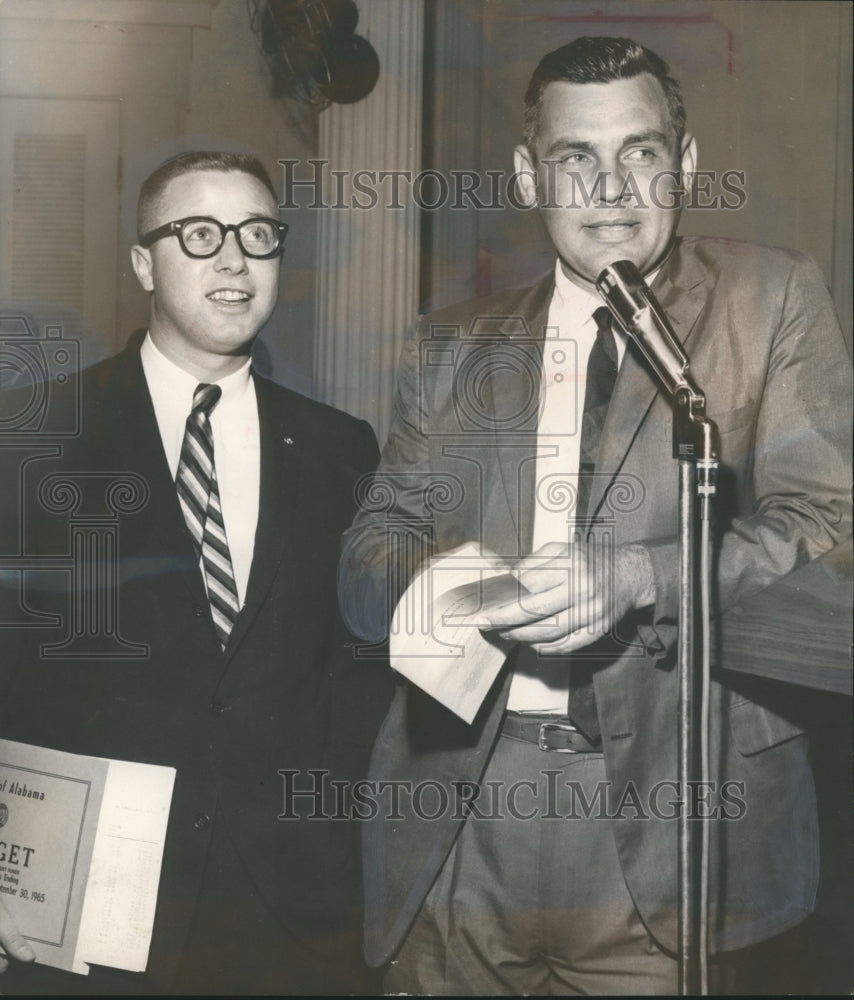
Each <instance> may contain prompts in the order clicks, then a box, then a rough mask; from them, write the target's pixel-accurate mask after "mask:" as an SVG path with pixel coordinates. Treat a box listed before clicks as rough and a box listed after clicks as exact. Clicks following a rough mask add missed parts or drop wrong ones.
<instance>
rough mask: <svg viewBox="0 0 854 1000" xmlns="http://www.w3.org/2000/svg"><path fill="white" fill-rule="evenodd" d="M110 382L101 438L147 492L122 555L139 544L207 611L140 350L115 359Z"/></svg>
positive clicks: (126, 534) (115, 461) (136, 348)
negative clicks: (105, 438) (133, 543)
mask: <svg viewBox="0 0 854 1000" xmlns="http://www.w3.org/2000/svg"><path fill="white" fill-rule="evenodd" d="M109 378H110V382H109V386H108V387H106V389H105V391H104V393H103V398H104V399H105V400H106V401H107V402H106V405H105V409H104V417H103V419H102V422H101V426H100V428H99V431H98V433H103V434H105V435H110V436H111V437H112V440H113V445H112V447H111V448H110V449H109V451H110V452H111V453H112V454H113V455H114V456H115V457H114V459H112V462H113V464H114V465H115V468H116V469H119V468H127V469H132V470H133V471H134V472H136V473H138V474H139V475H140V476H142V478H143V479H144V480H145V482H146V484H147V485H148V488H149V498H148V501H147V503H146V506H145V508H144V509H143V510H142V511H141V512H140V514H139V515H138V517H139V519H140V520H139V522H138V524H137V523H136V517H137V515H134V520H133V521H129V522H128V528H127V530H126V531H125V532H123V535H122V538H123V540H124V541H123V543H122V551H123V554H125V555H128V554H130V553H129V552H128V547H127V546H128V539H129V538H130V537H134V538H138V539H140V540H141V541H140V543H139V544H140V545H144V547H145V556H146V558H153V559H154V560H155V561H156V562H161V561H162V563H163V564H164V565H165V564H166V563H167V562H168V568H169V573H168V577H169V578H171V579H174V578H175V577H181V578H182V579H183V581H184V585H185V586H187V587H188V588H189V589H190V592H191V594H192V598H193V601H194V602H195V603H199V604H202V605H206V604H207V595H206V593H205V589H204V583H203V581H202V577H201V573H200V572H198V560H197V559H196V555H195V551H194V549H193V543H192V538H191V536H190V533H189V531H188V530H187V526H186V524H185V523H184V517H183V514H182V513H181V507H180V505H179V503H178V495H177V493H176V491H175V484H174V482H173V481H172V476H171V475H170V472H169V464H168V462H167V461H166V455H165V453H164V451H163V442H162V441H161V438H160V431H159V429H158V427H157V418H156V416H155V413H154V404H153V403H152V402H151V395H150V393H149V391H148V386H147V384H146V381H145V374H144V372H143V369H142V362H141V361H140V358H139V345H138V344H132V345H131V346H129V347H128V348H127V349H126V350H125V351H123V352H122V353H121V354H119V355H118V356H117V357H116V359H115V364H114V366H113V368H112V369H111V371H110V376H109ZM107 421H109V423H107ZM85 430H86V429H85V428H84V432H85Z"/></svg>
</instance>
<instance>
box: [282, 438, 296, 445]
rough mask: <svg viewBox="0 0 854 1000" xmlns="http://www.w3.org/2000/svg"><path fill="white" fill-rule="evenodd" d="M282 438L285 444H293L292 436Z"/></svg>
mask: <svg viewBox="0 0 854 1000" xmlns="http://www.w3.org/2000/svg"><path fill="white" fill-rule="evenodd" d="M282 440H283V441H284V442H285V444H293V443H294V439H293V438H282Z"/></svg>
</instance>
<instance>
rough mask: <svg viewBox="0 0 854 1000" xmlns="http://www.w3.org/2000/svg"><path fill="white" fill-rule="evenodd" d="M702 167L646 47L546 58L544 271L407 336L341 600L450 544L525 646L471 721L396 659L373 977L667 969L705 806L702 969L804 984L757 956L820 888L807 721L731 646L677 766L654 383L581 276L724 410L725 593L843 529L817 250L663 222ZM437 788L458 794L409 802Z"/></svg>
mask: <svg viewBox="0 0 854 1000" xmlns="http://www.w3.org/2000/svg"><path fill="white" fill-rule="evenodd" d="M696 161H697V146H696V142H695V140H694V138H693V136H692V135H691V133H690V132H689V131H688V130H687V128H686V122H685V111H684V107H683V102H682V96H681V93H680V89H679V86H678V84H677V82H676V81H675V80H674V79H673V78H672V77H671V76H670V71H669V68H668V66H667V65H666V63H664V62H663V61H662V60H661V59H660V58H659V57H658V56H656V55H655V54H654V53H652V52H650V51H649V50H647V49H645V48H643V47H641V46H639V45H637V44H636V43H634V42H632V41H630V40H628V39H621V38H579V39H577V40H576V41H574V42H572V43H571V44H568V45H565V46H563V47H562V48H560V49H558V50H556V51H555V52H552V53H549V54H548V55H546V56H545V57H544V58H543V59H542V61H541V62H540V64H539V66H538V67H537V69H536V70H535V72H534V74H533V77H532V79H531V81H530V84H529V87H528V90H527V94H526V98H525V126H524V142H523V143H522V144H521V145H519V146H518V147H517V148H516V151H515V165H516V169H517V172H518V178H519V180H518V184H519V191H520V196H521V199H522V200H523V202H524V203H525V204H527V205H530V206H536V207H537V208H538V210H539V212H540V214H541V216H542V219H543V221H544V223H545V227H546V229H547V231H548V234H549V236H550V238H551V241H552V243H553V245H554V248H555V252H556V258H557V259H556V262H555V267H554V271H553V272H552V273H551V274H550V275H548V276H547V277H546V278H544V279H543V280H542V281H541V282H540V283H539V284H538V285H536V286H535V287H533V288H528V289H522V290H517V291H513V292H506V293H500V294H497V295H494V296H492V297H490V298H488V299H485V300H480V301H476V302H473V303H469V304H465V305H460V306H455V307H452V308H449V309H445V310H442V311H441V312H438V313H435V314H433V315H431V316H427V317H425V318H422V319H420V320H419V321H418V322H417V323H416V324H415V325H414V328H413V331H412V335H411V337H410V338H409V339H408V340H407V343H406V346H405V348H404V351H403V355H402V359H401V367H400V373H399V381H398V399H397V406H396V417H395V420H394V423H393V426H392V429H391V432H390V435H389V439H388V442H387V444H386V446H385V450H384V452H383V457H382V462H381V465H380V469H379V471H378V474H377V475H378V480H377V483H378V485H381V486H383V487H384V488H385V494H384V495H386V496H388V497H389V498H390V500H389V503H388V504H383V505H379V504H377V505H373V506H370V507H369V506H368V505H367V504H366V505H365V507H364V508H363V509H362V510H361V512H360V513H359V514H358V515H357V517H356V520H355V522H354V524H353V527H352V528H351V529H350V531H349V532H348V534H347V535H346V536H345V546H344V552H343V555H342V563H341V569H340V574H339V596H340V600H341V605H342V609H343V612H344V616H345V619H346V620H347V622H348V625H349V627H350V628H351V630H353V631H354V632H355V633H357V634H360V635H362V636H363V637H364V638H367V639H370V640H380V639H382V638H384V637H385V635H386V634H387V632H388V629H389V616H390V612H391V610H393V609H394V607H395V606H396V604H397V602H398V600H399V599H400V597H401V594H402V592H403V590H404V588H405V587H406V585H407V583H408V582H409V580H410V579H411V578H412V576H413V575H414V573H415V572H416V570H418V569H425V568H426V569H431V568H434V567H436V566H437V565H438V564H439V560H441V559H442V558H443V557H446V558H447V557H448V556H449V554H450V556H451V558H453V553H455V552H458V551H459V550H460V549H461V547H463V546H466V545H474V546H475V547H476V548H477V549H478V550H479V551H480V552H481V553H483V555H484V563H485V565H487V564H488V565H489V566H490V567H495V565H496V564H497V565H499V566H503V567H504V568H505V569H507V570H508V571H509V572H510V573H511V574H512V576H513V577H515V579H516V580H517V581H518V584H519V586H518V587H517V588H516V593H515V595H513V594H511V596H510V597H509V598H505V599H503V600H502V601H500V602H498V603H492V604H487V605H486V606H484V607H482V608H481V609H480V614H479V616H478V620H479V624H480V625H481V626H482V627H483V629H484V631H485V632H486V633H491V634H492V636H493V637H498V638H496V641H504V642H506V644H507V646H508V647H509V648H510V653H509V655H508V657H507V661H506V663H505V665H504V667H503V669H502V671H501V673H500V674H499V675H498V677H497V679H496V681H495V683H494V684H493V685H492V688H491V689H490V691H489V694H488V695H487V696H486V699H485V701H484V702H483V704H482V705H481V707H480V709H479V711H478V713H477V715H476V717H475V718H474V721H473V722H472V724H471V725H467V724H466V723H465V722H463V721H461V720H460V719H459V718H457V717H456V716H455V715H454V714H453V713H452V712H451V711H449V710H448V709H447V708H445V707H444V706H442V705H440V704H439V703H438V702H437V701H434V700H433V699H431V698H430V697H429V696H428V695H426V694H425V693H424V692H422V691H420V690H419V689H418V688H417V687H415V686H414V685H412V684H409V683H408V682H405V681H403V680H401V681H400V682H399V685H398V690H397V694H396V698H395V702H394V704H393V706H392V708H391V710H390V712H389V715H388V716H387V718H386V721H385V724H384V727H383V730H382V731H381V734H380V737H379V740H378V743H377V746H376V749H375V754H374V763H373V776H374V778H375V779H377V780H378V781H386V782H392V783H398V784H397V785H396V787H398V789H401V790H402V791H401V794H400V795H399V796H398V797H397V798H396V799H395V801H394V804H393V809H389V808H387V809H386V810H385V813H384V814H381V815H380V816H379V817H378V818H377V819H376V820H373V821H372V822H371V823H370V824H368V825H367V830H366V850H365V878H366V891H367V894H368V898H367V923H366V949H367V957H368V960H369V962H370V963H372V964H374V965H381V964H383V963H386V962H390V963H391V964H390V965H389V969H388V973H387V977H386V988H387V990H388V991H389V992H407V993H420V994H425V993H427V994H464V995H473V994H481V995H483V994H490V993H494V994H549V993H553V994H554V993H576V994H589V993H593V994H641V993H647V994H656V993H658V994H668V993H673V992H675V991H676V989H677V962H676V957H675V956H676V952H677V941H678V936H677V930H678V929H677V885H678V878H677V822H676V818H677V815H678V812H679V810H680V809H681V808H687V809H690V810H691V815H698V814H699V813H701V812H705V813H707V814H708V815H709V816H710V818H711V819H710V858H711V862H710V864H711V870H710V887H711V888H710V949H711V952H712V953H713V955H714V956H715V958H714V959H713V961H712V986H713V991H718V992H745V991H748V992H749V991H751V990H757V991H759V992H763V991H765V990H767V989H771V990H774V989H780V988H783V989H785V990H786V991H789V990H790V989H797V986H793V985H792V984H793V980H791V979H789V980H788V981H786V980H783V981H782V982H783V985H782V987H781V986H780V985H775V984H774V983H773V982H769V981H762V980H750V979H746V978H745V970H746V969H749V968H750V967H751V962H750V958H751V956H752V955H755V954H756V949H757V948H759V947H760V946H761V947H762V948H768V947H770V945H767V944H765V942H768V941H770V940H771V939H775V938H779V937H780V935H784V934H791V933H793V928H796V927H797V926H798V925H799V924H801V923H802V922H803V920H804V919H805V918H806V917H807V915H808V914H809V913H810V911H811V909H812V906H813V903H814V899H815V892H816V885H817V878H818V848H817V830H816V814H815V798H814V789H813V782H812V777H811V773H810V769H809V765H808V762H807V757H806V746H805V743H806V741H805V738H804V735H803V732H802V730H801V728H800V727H799V726H798V724H797V721H796V720H795V719H794V718H793V717H792V714H791V712H790V711H789V706H788V705H787V704H785V702H784V701H783V700H781V699H779V698H777V697H776V695H775V694H774V693H772V691H771V688H770V686H767V687H763V686H761V685H758V684H753V683H748V682H747V681H746V680H739V679H738V677H737V676H736V675H734V674H729V675H727V674H726V672H725V671H724V670H722V668H723V667H725V664H722V663H720V662H718V661H716V662H714V664H713V668H714V669H713V674H712V690H711V695H710V704H711V732H710V743H711V762H712V763H711V774H710V783H709V787H708V788H704V789H693V790H690V789H683V788H681V787H680V786H679V783H678V782H677V714H676V705H677V677H676V670H675V651H674V643H675V639H676V635H677V625H678V620H677V619H678V614H677V612H678V598H679V592H678V545H677V538H676V534H677V475H676V465H675V463H674V462H673V459H672V451H671V448H672V445H671V427H672V412H671V401H670V399H669V397H668V395H667V393H665V392H663V391H661V389H660V383H659V379H658V378H657V376H656V375H655V373H654V372H653V370H652V369H651V367H650V366H649V363H648V362H647V361H646V360H645V359H644V358H643V356H642V355H641V354H640V352H638V350H637V349H636V347H635V346H634V345H633V344H632V343H627V341H626V338H625V336H624V334H623V333H622V332H621V331H620V330H618V329H614V326H613V325H612V324H611V321H610V314H609V311H608V310H607V309H606V308H605V307H604V305H603V301H602V298H601V297H600V295H599V294H598V293H597V291H596V279H597V276H598V275H599V274H600V272H601V271H602V270H603V269H604V268H606V267H607V266H609V265H611V264H612V263H613V262H615V261H619V260H627V261H630V262H631V263H632V264H633V265H634V266H635V267H636V268H637V270H638V271H639V272H640V274H641V275H643V276H644V278H645V280H646V282H647V284H648V285H649V286H650V287H651V289H652V293H653V294H654V296H655V297H656V299H657V301H658V302H659V303H660V306H661V308H662V309H663V311H664V313H665V314H666V316H667V317H668V320H669V322H670V324H671V326H672V327H673V330H674V333H675V335H676V337H677V338H678V340H679V341H680V342H681V345H682V349H683V350H684V351H685V352H686V354H687V355H688V356H689V357H690V361H691V371H692V373H693V375H694V377H695V378H696V381H697V383H698V384H699V385H700V386H702V388H703V389H704V391H705V394H706V399H707V412H708V416H709V417H710V418H711V419H713V420H714V421H716V423H717V425H718V428H719V431H720V439H721V473H720V486H719V494H720V497H719V501H718V512H717V537H716V538H715V543H714V581H713V583H714V605H715V610H716V613H719V612H724V611H725V610H726V609H727V608H730V607H733V606H734V605H736V604H737V603H738V602H739V601H741V600H742V599H744V598H745V597H747V596H749V595H750V594H753V593H755V592H758V591H759V590H761V589H762V588H763V587H765V586H767V585H768V584H769V583H771V582H773V581H774V580H775V579H777V578H778V577H780V576H782V575H784V574H786V573H788V572H790V571H791V570H793V569H795V568H796V567H797V566H799V565H801V564H803V563H805V562H807V561H808V560H811V559H814V558H816V557H817V556H819V555H820V554H822V553H823V552H825V551H827V550H829V549H830V548H832V547H833V546H835V545H836V544H838V543H839V542H840V541H841V540H843V539H845V538H846V537H847V536H848V534H849V532H850V514H851V512H850V507H849V503H848V500H847V498H846V493H847V484H848V482H849V478H850V471H849V458H848V456H849V452H850V446H849V443H848V441H847V433H848V424H849V417H848V416H847V414H850V401H849V400H850V391H851V384H850V375H849V369H848V359H847V356H846V353H845V349H844V346H843V341H842V337H841V334H840V331H839V327H838V323H837V320H836V318H835V315H834V310H833V306H832V304H831V301H830V298H829V296H828V294H827V291H826V289H825V287H824V282H823V280H822V277H821V275H820V273H819V271H818V269H817V268H816V267H815V266H814V265H813V264H812V263H810V262H809V261H808V260H806V259H805V258H803V257H802V256H800V255H799V254H797V253H794V252H789V251H785V250H771V249H767V248H761V247H755V246H749V245H746V244H737V243H734V242H732V241H723V240H718V239H706V238H691V239H680V238H678V237H677V235H676V229H677V224H678V221H679V215H680V204H681V199H680V197H679V195H680V192H681V191H683V190H684V189H685V188H686V187H688V186H690V180H691V174H692V173H693V172H694V170H695V164H696ZM434 486H435V487H436V489H431V487H434ZM443 488H444V489H445V490H446V492H445V493H442V492H441V491H442V489H443ZM366 495H367V493H366ZM449 496H450V497H452V499H451V500H448V499H447V498H448V497H449ZM437 498H438V499H437ZM443 498H444V500H443ZM380 507H381V509H380ZM467 551H468V550H467ZM416 627H418V626H417V625H416ZM428 782H429V783H432V785H431V787H432V786H435V785H437V784H439V785H441V786H442V787H444V788H446V789H448V797H447V802H448V808H445V809H441V810H440V809H436V810H435V811H434V810H432V809H431V810H430V811H429V813H428V810H427V809H426V808H424V805H423V797H422V798H419V797H418V796H417V795H416V794H415V793H416V792H417V790H418V789H419V787H420V788H422V789H423V788H424V787H426V783H428ZM407 792H408V793H409V794H408V795H407ZM419 803H420V805H419ZM784 940H786V941H788V940H789V939H788V938H787V939H782V938H780V941H781V942H783V941H784ZM789 950H790V951H791V948H789ZM785 951H786V949H785V948H781V949H780V954H785ZM763 954H765V957H766V959H767V952H764V953H763ZM774 963H775V964H774V968H773V969H771V971H782V970H783V968H784V967H783V965H782V964H781V963H777V960H776V959H775V960H774ZM768 966H769V963H768V961H765V962H764V963H763V962H760V963H759V967H760V968H763V967H764V968H766V969H767V968H768ZM755 967H756V963H755V962H754V968H755ZM784 974H785V973H784Z"/></svg>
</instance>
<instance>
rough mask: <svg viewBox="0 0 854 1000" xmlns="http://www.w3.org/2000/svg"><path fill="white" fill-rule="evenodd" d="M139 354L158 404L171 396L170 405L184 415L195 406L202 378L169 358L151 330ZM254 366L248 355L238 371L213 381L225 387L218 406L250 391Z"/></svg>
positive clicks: (226, 403) (221, 387) (152, 394)
mask: <svg viewBox="0 0 854 1000" xmlns="http://www.w3.org/2000/svg"><path fill="white" fill-rule="evenodd" d="M139 354H140V359H141V361H142V367H143V370H144V372H145V378H146V381H147V382H148V389H149V392H150V393H151V398H152V399H153V400H154V402H155V406H157V404H158V403H159V402H160V401H161V400H162V401H164V402H166V401H167V400H168V402H169V403H170V404H171V406H170V408H171V407H172V406H174V407H180V409H181V410H182V411H183V412H184V414H185V415H186V414H187V413H189V412H190V410H191V409H192V408H193V393H194V392H195V391H196V387H197V386H198V385H200V384H201V379H198V378H197V377H196V376H195V375H190V373H189V372H186V371H184V369H183V368H181V367H180V366H179V365H176V364H175V362H174V361H172V360H170V359H169V358H167V357H166V355H165V354H164V353H163V352H162V351H161V350H160V349H159V348H158V347H157V345H156V344H155V343H154V341H153V340H152V339H151V333H146V335H145V339H144V340H143V342H142V346H141V347H140V352H139ZM251 367H252V361H251V359H250V358H247V359H246V364H244V365H242V366H241V367H240V368H238V369H237V371H236V372H232V373H231V374H230V375H226V376H225V377H224V378H221V379H219V380H217V381H216V382H215V383H213V384H215V385H218V386H219V387H220V389H221V390H222V395H221V397H220V401H219V403H217V407H221V406H223V405H225V406H228V404H229V403H230V402H231V401H233V400H236V399H238V398H240V397H241V396H242V395H243V394H244V393H245V392H246V391H247V389H248V388H249V383H250V379H251V374H250V369H251Z"/></svg>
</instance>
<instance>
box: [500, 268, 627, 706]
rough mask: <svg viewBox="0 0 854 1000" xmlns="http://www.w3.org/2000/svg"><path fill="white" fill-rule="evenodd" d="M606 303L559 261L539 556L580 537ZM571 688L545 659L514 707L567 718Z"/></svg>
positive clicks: (547, 344)
mask: <svg viewBox="0 0 854 1000" xmlns="http://www.w3.org/2000/svg"><path fill="white" fill-rule="evenodd" d="M601 305H603V302H602V299H601V298H600V297H599V295H597V294H596V293H595V292H589V291H586V290H585V289H583V288H580V287H579V286H578V285H576V284H574V283H573V282H572V281H570V280H569V279H568V278H567V277H566V275H565V274H564V273H563V269H562V268H561V266H560V261H558V262H557V263H556V264H555V290H554V294H553V295H552V301H551V304H550V306H549V316H548V327H547V329H546V335H545V340H544V343H543V372H542V387H541V390H540V419H539V423H538V424H537V470H536V484H537V485H536V500H535V508H534V542H533V551H534V552H536V551H537V549H539V548H540V547H541V546H543V545H545V544H546V543H547V542H561V543H563V544H568V543H569V542H570V541H571V539H572V534H573V529H574V522H575V515H574V510H573V508H572V505H571V503H570V499H571V497H573V496H574V493H575V488H576V486H577V482H578V465H579V461H580V445H581V418H582V415H583V413H584V392H585V386H586V384H587V362H588V359H589V357H590V352H591V351H592V350H593V345H594V344H595V343H596V332H597V327H596V321H595V320H594V319H593V313H594V312H595V311H596V310H597V309H598V308H599V307H600V306H601ZM614 339H615V340H616V343H617V357H618V363H619V362H622V360H623V356H624V354H625V352H626V343H625V334H623V333H622V331H618V330H616V329H615V330H614ZM562 484H567V485H568V486H569V489H565V488H562ZM568 688H569V678H568V676H567V669H566V661H565V660H561V661H555V662H554V663H551V664H550V663H549V660H548V659H547V658H542V657H541V658H540V659H539V660H538V663H537V672H536V674H529V673H524V672H522V671H521V670H517V671H516V672H515V673H514V675H513V680H512V682H511V686H510V698H509V701H508V703H507V708H508V710H509V711H513V712H541V713H544V714H545V713H548V714H555V715H564V714H565V713H566V707H567V702H568Z"/></svg>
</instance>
